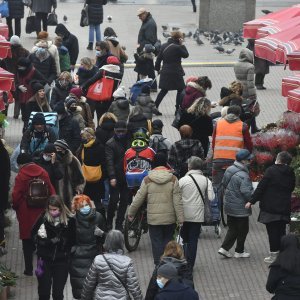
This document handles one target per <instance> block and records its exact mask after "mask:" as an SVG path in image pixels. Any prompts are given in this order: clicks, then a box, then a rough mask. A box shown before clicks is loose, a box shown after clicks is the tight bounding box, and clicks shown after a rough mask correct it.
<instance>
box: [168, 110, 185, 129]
mask: <svg viewBox="0 0 300 300" xmlns="http://www.w3.org/2000/svg"><path fill="white" fill-rule="evenodd" d="M182 114H183V109H182V108H181V107H179V108H178V109H177V111H176V115H175V118H174V120H173V122H172V124H171V125H172V126H173V127H174V128H176V129H179V122H180V119H181V116H182Z"/></svg>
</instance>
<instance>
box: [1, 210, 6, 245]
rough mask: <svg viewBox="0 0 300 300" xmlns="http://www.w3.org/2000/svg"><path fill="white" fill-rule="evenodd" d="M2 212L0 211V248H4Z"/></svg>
mask: <svg viewBox="0 0 300 300" xmlns="http://www.w3.org/2000/svg"><path fill="white" fill-rule="evenodd" d="M4 223H5V218H4V210H3V209H2V208H1V209H0V246H2V247H5V234H4Z"/></svg>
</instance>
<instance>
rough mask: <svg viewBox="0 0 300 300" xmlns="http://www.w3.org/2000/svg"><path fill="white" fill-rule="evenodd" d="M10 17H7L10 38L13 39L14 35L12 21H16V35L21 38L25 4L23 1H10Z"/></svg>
mask: <svg viewBox="0 0 300 300" xmlns="http://www.w3.org/2000/svg"><path fill="white" fill-rule="evenodd" d="M8 10H9V16H8V17H6V24H7V26H8V36H9V38H11V37H12V36H13V35H14V32H13V27H12V19H15V35H17V36H18V37H20V36H21V19H23V18H24V3H23V1H22V0H8Z"/></svg>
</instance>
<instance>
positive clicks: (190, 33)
mask: <svg viewBox="0 0 300 300" xmlns="http://www.w3.org/2000/svg"><path fill="white" fill-rule="evenodd" d="M192 35H193V33H192V32H191V31H189V32H188V33H186V34H185V36H186V37H188V38H190V37H192Z"/></svg>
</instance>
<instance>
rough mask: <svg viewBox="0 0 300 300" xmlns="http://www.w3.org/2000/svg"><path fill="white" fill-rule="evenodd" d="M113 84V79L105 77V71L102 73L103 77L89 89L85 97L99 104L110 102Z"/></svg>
mask: <svg viewBox="0 0 300 300" xmlns="http://www.w3.org/2000/svg"><path fill="white" fill-rule="evenodd" d="M114 83H115V82H114V79H113V78H110V77H105V71H103V77H102V78H100V79H99V80H97V81H96V82H94V83H93V84H92V85H91V86H90V87H89V89H88V92H87V95H86V97H87V98H88V99H91V100H94V101H99V102H102V101H110V100H111V97H112V94H113V89H114Z"/></svg>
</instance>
